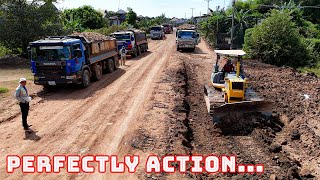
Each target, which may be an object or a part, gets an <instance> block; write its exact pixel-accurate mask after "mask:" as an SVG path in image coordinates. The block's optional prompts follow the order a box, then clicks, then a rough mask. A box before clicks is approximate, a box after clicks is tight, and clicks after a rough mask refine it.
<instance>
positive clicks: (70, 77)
mask: <svg viewBox="0 0 320 180" xmlns="http://www.w3.org/2000/svg"><path fill="white" fill-rule="evenodd" d="M66 79H69V80H70V79H77V76H76V75H73V76H66Z"/></svg>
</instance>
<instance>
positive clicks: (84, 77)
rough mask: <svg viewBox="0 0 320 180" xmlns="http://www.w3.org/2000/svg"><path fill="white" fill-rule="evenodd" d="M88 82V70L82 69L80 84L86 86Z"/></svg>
mask: <svg viewBox="0 0 320 180" xmlns="http://www.w3.org/2000/svg"><path fill="white" fill-rule="evenodd" d="M89 84H90V74H89V71H88V70H84V71H83V73H82V84H81V86H82V87H83V88H86V87H88V86H89Z"/></svg>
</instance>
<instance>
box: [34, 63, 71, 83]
mask: <svg viewBox="0 0 320 180" xmlns="http://www.w3.org/2000/svg"><path fill="white" fill-rule="evenodd" d="M36 70H37V75H38V76H39V77H45V78H46V79H50V80H55V79H61V76H66V66H36Z"/></svg>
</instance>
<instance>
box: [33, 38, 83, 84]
mask: <svg viewBox="0 0 320 180" xmlns="http://www.w3.org/2000/svg"><path fill="white" fill-rule="evenodd" d="M30 52H31V53H30V55H31V57H30V58H31V69H32V72H33V74H34V81H35V84H47V83H48V85H56V84H71V83H77V82H78V79H79V78H80V76H81V74H79V72H81V68H82V65H83V64H86V62H85V61H86V58H85V56H86V54H85V53H86V48H85V46H84V45H83V43H82V42H81V40H79V39H73V38H67V37H66V38H46V39H43V40H38V41H34V42H31V43H30Z"/></svg>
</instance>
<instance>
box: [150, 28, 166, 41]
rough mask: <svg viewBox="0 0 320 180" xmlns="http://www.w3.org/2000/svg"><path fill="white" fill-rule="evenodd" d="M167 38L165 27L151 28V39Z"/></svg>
mask: <svg viewBox="0 0 320 180" xmlns="http://www.w3.org/2000/svg"><path fill="white" fill-rule="evenodd" d="M164 37H165V34H164V28H163V26H151V27H150V38H151V39H163V38H164Z"/></svg>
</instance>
